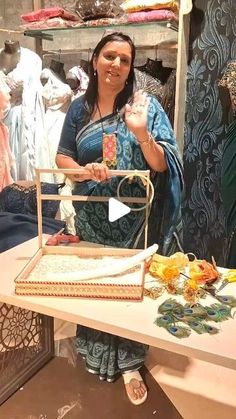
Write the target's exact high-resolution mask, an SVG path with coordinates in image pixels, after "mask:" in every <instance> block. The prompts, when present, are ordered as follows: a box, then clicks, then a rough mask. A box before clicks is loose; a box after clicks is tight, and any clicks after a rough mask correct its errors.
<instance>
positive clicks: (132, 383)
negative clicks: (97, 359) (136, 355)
mask: <svg viewBox="0 0 236 419" xmlns="http://www.w3.org/2000/svg"><path fill="white" fill-rule="evenodd" d="M122 376H123V379H124V383H125V388H126V392H127V396H128V398H129V400H130V401H131V403H133V404H135V405H139V404H142V403H144V402H145V400H146V399H147V388H146V386H145V384H144V382H143V379H142V377H141V375H140V373H139V371H133V372H127V373H125V374H122ZM128 388H129V389H130V391H128ZM143 392H144V394H143ZM142 394H143V395H142Z"/></svg>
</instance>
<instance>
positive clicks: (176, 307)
mask: <svg viewBox="0 0 236 419" xmlns="http://www.w3.org/2000/svg"><path fill="white" fill-rule="evenodd" d="M173 312H174V313H183V306H182V304H180V303H178V302H177V301H176V300H174V299H173V298H169V299H168V300H166V301H164V303H162V304H161V305H160V306H159V307H158V313H161V314H165V313H173Z"/></svg>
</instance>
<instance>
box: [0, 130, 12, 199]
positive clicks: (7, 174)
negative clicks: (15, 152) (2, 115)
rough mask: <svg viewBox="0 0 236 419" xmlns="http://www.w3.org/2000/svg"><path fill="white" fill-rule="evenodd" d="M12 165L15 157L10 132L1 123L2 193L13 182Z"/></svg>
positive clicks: (0, 160)
mask: <svg viewBox="0 0 236 419" xmlns="http://www.w3.org/2000/svg"><path fill="white" fill-rule="evenodd" d="M12 164H13V157H12V153H11V150H10V147H9V139H8V130H7V128H6V127H5V125H4V124H3V123H2V122H0V192H1V190H2V189H3V188H4V187H5V186H7V185H10V184H11V183H12V182H13V179H12V177H11V166H12Z"/></svg>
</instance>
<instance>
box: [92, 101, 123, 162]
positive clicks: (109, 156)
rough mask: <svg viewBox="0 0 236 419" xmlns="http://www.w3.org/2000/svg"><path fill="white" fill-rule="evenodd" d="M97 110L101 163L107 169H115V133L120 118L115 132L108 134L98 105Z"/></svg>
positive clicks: (116, 131)
mask: <svg viewBox="0 0 236 419" xmlns="http://www.w3.org/2000/svg"><path fill="white" fill-rule="evenodd" d="M97 110H98V113H99V116H100V122H101V125H102V161H103V163H104V164H105V165H106V166H107V167H109V169H115V168H116V165H117V133H118V125H119V119H120V118H119V117H118V120H117V125H116V130H115V131H114V132H113V133H111V134H108V133H106V132H105V129H104V125H103V122H102V114H101V111H100V108H99V105H98V103H97Z"/></svg>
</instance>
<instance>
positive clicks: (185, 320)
mask: <svg viewBox="0 0 236 419" xmlns="http://www.w3.org/2000/svg"><path fill="white" fill-rule="evenodd" d="M173 315H174V318H175V319H176V321H178V322H183V323H187V324H189V323H191V322H194V321H195V320H196V321H201V320H202V319H201V317H195V316H190V315H185V314H184V313H180V314H178V313H174V314H173Z"/></svg>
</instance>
